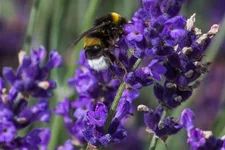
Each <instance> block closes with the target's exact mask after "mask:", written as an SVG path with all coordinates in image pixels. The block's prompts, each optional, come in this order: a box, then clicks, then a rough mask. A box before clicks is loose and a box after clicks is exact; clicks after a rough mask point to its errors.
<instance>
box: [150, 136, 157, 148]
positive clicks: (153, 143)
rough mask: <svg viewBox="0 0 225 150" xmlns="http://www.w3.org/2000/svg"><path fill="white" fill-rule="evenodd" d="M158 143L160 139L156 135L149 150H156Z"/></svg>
mask: <svg viewBox="0 0 225 150" xmlns="http://www.w3.org/2000/svg"><path fill="white" fill-rule="evenodd" d="M157 142H158V137H157V136H156V135H155V134H154V135H153V137H152V140H151V143H150V147H149V150H155V148H156V145H157Z"/></svg>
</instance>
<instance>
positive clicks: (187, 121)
mask: <svg viewBox="0 0 225 150" xmlns="http://www.w3.org/2000/svg"><path fill="white" fill-rule="evenodd" d="M180 122H181V125H182V126H183V127H184V128H185V129H186V130H187V135H188V140H187V142H188V144H189V145H190V146H191V149H193V150H201V149H222V148H223V144H224V142H225V140H222V139H218V138H216V137H214V136H213V134H212V132H211V131H203V130H201V129H199V128H196V127H195V126H194V124H193V122H194V113H193V112H192V111H191V110H190V109H184V110H183V111H182V115H181V118H180Z"/></svg>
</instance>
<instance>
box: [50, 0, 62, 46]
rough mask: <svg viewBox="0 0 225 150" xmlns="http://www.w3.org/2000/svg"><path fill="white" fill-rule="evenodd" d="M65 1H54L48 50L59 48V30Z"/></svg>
mask: <svg viewBox="0 0 225 150" xmlns="http://www.w3.org/2000/svg"><path fill="white" fill-rule="evenodd" d="M65 2H66V1H65V0H55V1H54V5H55V6H54V13H53V17H52V26H51V38H50V49H55V48H58V47H59V37H60V29H61V26H62V17H63V13H64V10H65Z"/></svg>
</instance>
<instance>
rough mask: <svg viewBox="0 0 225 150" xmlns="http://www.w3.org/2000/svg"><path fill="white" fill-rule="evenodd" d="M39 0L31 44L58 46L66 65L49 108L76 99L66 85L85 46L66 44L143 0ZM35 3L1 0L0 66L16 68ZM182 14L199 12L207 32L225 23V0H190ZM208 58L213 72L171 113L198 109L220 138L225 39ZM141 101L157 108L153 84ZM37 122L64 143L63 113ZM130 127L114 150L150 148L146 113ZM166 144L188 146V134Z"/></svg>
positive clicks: (174, 149)
mask: <svg viewBox="0 0 225 150" xmlns="http://www.w3.org/2000/svg"><path fill="white" fill-rule="evenodd" d="M39 1H40V4H39V9H38V11H37V22H36V24H35V27H34V33H33V35H32V46H31V48H34V49H37V48H38V47H39V46H40V45H43V46H44V47H45V48H46V49H47V50H48V51H50V50H52V49H57V50H58V51H59V52H60V53H61V54H62V55H63V57H64V66H63V68H62V69H60V70H58V71H56V72H54V73H53V74H52V77H53V78H54V79H56V80H57V82H58V84H59V86H58V89H57V90H56V92H55V97H54V98H52V100H51V107H52V108H54V107H55V106H56V103H57V101H60V100H62V99H63V97H65V96H69V97H70V98H71V99H74V98H75V97H76V94H75V92H74V91H71V90H70V89H69V88H68V87H67V79H68V78H69V77H72V76H73V73H74V68H75V67H76V66H75V62H76V61H77V60H78V54H79V51H80V50H81V49H82V46H83V44H82V42H80V43H79V44H78V45H77V46H76V47H74V48H72V49H67V46H68V44H70V43H71V42H72V41H73V40H74V39H75V38H76V37H77V36H79V35H80V34H81V33H82V32H83V31H85V30H87V29H88V28H90V27H91V26H92V21H93V20H94V19H95V18H96V17H98V16H102V15H104V14H106V13H109V12H117V13H119V14H121V15H122V16H124V17H126V18H127V19H128V20H129V19H131V17H132V16H133V14H134V12H135V11H137V10H138V8H140V6H141V0H39ZM32 3H33V1H31V0H0V70H2V67H3V66H12V67H14V68H15V67H16V66H17V64H18V61H17V53H18V51H20V50H21V49H22V45H23V43H24V40H25V39H24V38H25V35H26V30H27V25H28V22H29V16H30V12H31V8H32ZM181 13H182V14H183V15H185V16H187V17H190V16H191V15H192V14H193V13H196V25H197V27H198V28H201V29H202V31H203V32H207V31H208V29H209V28H210V26H211V25H213V24H216V23H217V24H218V23H220V22H221V20H222V18H223V16H224V13H225V0H207V1H205V0H195V1H194V0H189V1H188V2H187V3H185V5H184V7H183V9H182V12H181ZM220 40H223V39H220ZM214 45H216V44H214ZM217 49H218V51H217ZM214 56H215V57H214ZM205 59H206V60H211V59H214V60H213V64H212V67H211V69H210V72H209V74H207V75H206V76H205V77H204V78H202V80H203V81H202V84H201V87H200V88H199V89H198V91H196V92H195V94H194V95H193V96H192V98H191V99H190V100H189V101H187V102H185V103H184V104H183V105H182V106H181V107H179V108H178V109H176V110H174V111H172V112H169V114H170V115H172V116H179V114H180V111H181V110H182V108H185V107H191V108H193V110H194V111H195V113H196V125H197V126H198V127H199V128H202V129H204V130H211V129H212V130H213V131H214V132H215V134H216V136H220V135H221V134H225V133H223V132H222V129H223V128H224V125H225V115H224V114H225V113H224V111H225V110H224V108H225V41H224V40H223V42H222V44H220V45H216V46H214V47H211V49H210V51H207V54H206V56H205ZM138 104H146V105H148V106H149V107H151V108H155V107H156V106H157V103H156V101H155V98H154V95H153V93H152V88H151V87H148V88H144V89H142V90H141V96H140V97H139V99H137V100H136V101H135V104H134V108H135V107H136V106H137V105H138ZM35 126H51V127H52V128H53V133H52V135H53V138H52V141H51V148H52V147H56V146H57V145H61V144H63V143H64V142H65V140H66V139H68V138H69V136H68V135H67V133H66V131H65V129H63V127H64V125H63V120H62V119H61V118H60V117H52V120H51V122H50V125H49V124H44V125H43V124H36V125H35ZM126 127H127V128H128V131H130V132H129V134H130V135H128V138H127V139H126V140H125V141H124V142H122V143H120V144H117V145H114V146H112V147H111V149H121V150H122V149H131V150H132V149H133V150H135V149H147V147H148V146H149V141H150V139H151V135H150V134H148V133H147V132H145V126H144V124H143V115H142V114H141V113H137V112H136V113H134V116H133V117H130V118H129V119H128V121H127V124H126ZM32 128H34V126H32V127H28V128H27V129H26V130H25V131H23V132H21V134H26V132H27V131H29V130H31V129H32ZM166 143H167V147H168V149H169V150H179V149H188V145H187V144H186V133H185V132H184V131H183V130H182V131H181V132H179V134H177V135H175V136H172V137H169V138H168V141H167V142H166ZM126 146H127V147H126ZM125 147H126V148H125ZM157 149H159V150H164V149H166V147H165V146H164V145H163V143H162V142H159V143H158V147H157Z"/></svg>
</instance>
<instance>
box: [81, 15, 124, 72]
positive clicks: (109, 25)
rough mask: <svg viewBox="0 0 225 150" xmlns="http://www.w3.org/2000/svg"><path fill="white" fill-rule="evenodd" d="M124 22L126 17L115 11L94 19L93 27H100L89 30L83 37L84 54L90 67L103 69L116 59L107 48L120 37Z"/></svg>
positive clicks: (97, 69)
mask: <svg viewBox="0 0 225 150" xmlns="http://www.w3.org/2000/svg"><path fill="white" fill-rule="evenodd" d="M126 23H127V21H126V19H125V18H123V17H121V16H120V15H119V14H117V13H110V14H107V15H105V16H102V17H100V18H97V19H95V21H94V23H93V25H94V27H98V26H100V27H99V28H98V29H96V30H94V31H91V32H89V33H88V34H87V35H86V36H85V38H84V49H85V56H86V59H87V60H88V63H89V65H90V67H91V68H92V69H94V70H96V71H101V70H105V69H107V68H109V67H110V65H111V64H112V63H113V62H115V61H116V58H115V56H114V55H113V54H111V53H110V52H109V50H108V49H109V48H110V47H114V46H115V43H116V42H117V41H118V39H120V37H121V36H122V34H123V27H124V25H125V24H126Z"/></svg>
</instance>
